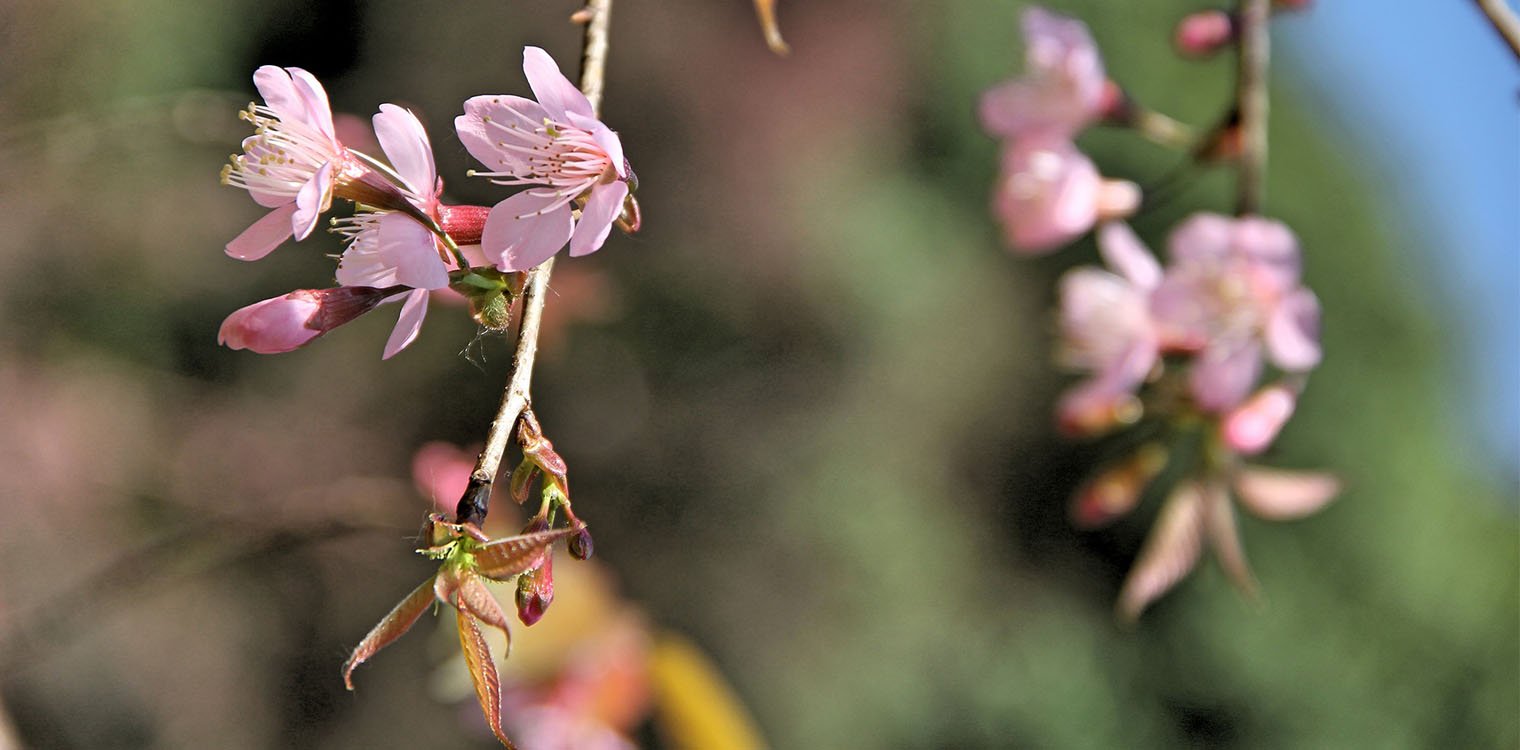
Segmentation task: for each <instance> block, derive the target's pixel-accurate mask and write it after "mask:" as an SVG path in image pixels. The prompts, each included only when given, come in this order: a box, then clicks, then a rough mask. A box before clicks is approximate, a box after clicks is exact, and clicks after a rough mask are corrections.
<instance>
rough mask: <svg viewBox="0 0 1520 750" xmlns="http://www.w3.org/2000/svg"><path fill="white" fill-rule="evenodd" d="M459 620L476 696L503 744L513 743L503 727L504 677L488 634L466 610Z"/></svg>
mask: <svg viewBox="0 0 1520 750" xmlns="http://www.w3.org/2000/svg"><path fill="white" fill-rule="evenodd" d="M456 620H457V621H458V623H459V648H460V649H461V650H462V651H464V663H465V666H466V667H468V668H469V670H470V681H471V682H474V683H475V697H476V698H478V699H480V711H481V713H483V714H485V717H486V724H489V725H490V727H491V732H492V733H493V734H495V735H496V739H498V740H501V744H503V745H506V746H507V747H512V741H511V740H509V739H507V735H506V733H505V732H503V731H502V729H501V678H500V677H498V676H497V674H496V664H495V662H492V661H491V648H490V646H487V645H486V639H485V636H482V635H481V634H480V628H478V627H476V626H475V618H473V617H471V616H469V615H468V614H466V613H464V612H460V613H458V614H457V615H456Z"/></svg>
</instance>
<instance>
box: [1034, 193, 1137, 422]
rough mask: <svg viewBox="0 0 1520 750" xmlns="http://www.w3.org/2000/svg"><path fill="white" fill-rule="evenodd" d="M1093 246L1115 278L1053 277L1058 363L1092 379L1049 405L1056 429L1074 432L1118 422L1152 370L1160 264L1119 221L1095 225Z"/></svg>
mask: <svg viewBox="0 0 1520 750" xmlns="http://www.w3.org/2000/svg"><path fill="white" fill-rule="evenodd" d="M1098 247H1099V249H1100V250H1101V251H1102V253H1103V258H1104V262H1105V263H1106V264H1107V265H1108V267H1109V268H1110V269H1113V271H1116V272H1117V273H1114V272H1110V271H1104V270H1101V269H1098V268H1077V269H1073V270H1071V271H1068V272H1067V273H1066V275H1065V276H1063V277H1062V278H1061V352H1060V358H1061V360H1062V361H1063V363H1064V364H1066V365H1067V366H1069V367H1073V368H1076V369H1079V370H1083V371H1087V372H1092V373H1093V374H1094V375H1093V377H1091V378H1089V379H1088V380H1085V381H1083V382H1082V383H1080V384H1078V385H1077V386H1075V387H1073V388H1072V389H1071V390H1069V391H1068V392H1067V393H1066V394H1065V395H1063V396H1062V397H1061V401H1060V403H1059V404H1058V405H1057V415H1058V420H1059V422H1060V424H1061V426H1062V428H1063V429H1065V430H1066V431H1068V432H1073V433H1078V434H1085V433H1090V432H1095V431H1100V430H1102V429H1105V428H1107V427H1110V426H1112V425H1113V424H1115V423H1116V422H1121V421H1126V415H1125V413H1124V412H1125V409H1126V405H1127V404H1133V403H1134V396H1133V393H1134V390H1135V388H1136V387H1137V386H1139V385H1140V383H1142V382H1143V381H1144V380H1145V378H1146V376H1147V375H1149V374H1150V371H1151V369H1152V368H1153V367H1155V366H1156V363H1157V359H1158V356H1159V351H1160V350H1159V348H1158V338H1157V333H1156V329H1155V326H1154V325H1153V324H1152V322H1151V318H1150V309H1149V296H1150V293H1151V291H1152V290H1153V289H1154V288H1155V287H1156V285H1157V283H1159V281H1160V279H1161V266H1160V264H1158V263H1157V262H1156V259H1155V257H1154V256H1152V255H1151V254H1150V251H1149V250H1147V249H1146V248H1145V246H1144V245H1143V244H1141V242H1140V239H1139V238H1138V237H1136V236H1135V234H1134V232H1133V231H1132V230H1130V228H1129V227H1128V226H1127V225H1125V224H1123V223H1120V222H1113V223H1109V224H1105V225H1103V227H1102V228H1101V229H1100V230H1099V233H1098ZM1135 416H1138V415H1135Z"/></svg>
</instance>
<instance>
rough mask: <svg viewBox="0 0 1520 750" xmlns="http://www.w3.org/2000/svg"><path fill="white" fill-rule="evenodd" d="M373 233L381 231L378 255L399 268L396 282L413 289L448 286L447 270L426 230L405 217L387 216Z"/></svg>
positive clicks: (430, 233)
mask: <svg viewBox="0 0 1520 750" xmlns="http://www.w3.org/2000/svg"><path fill="white" fill-rule="evenodd" d="M374 231H376V232H379V235H378V242H377V243H376V245H377V249H376V253H377V254H378V255H379V256H380V258H382V259H383V260H384V261H385V262H386V263H387V264H388V265H390V266H392V267H394V268H395V269H396V283H398V284H405V285H406V286H409V287H412V288H414V289H442V288H443V287H446V286H448V285H449V271H448V267H447V266H445V265H444V262H443V258H442V257H440V256H439V255H438V250H437V247H438V246H437V245H436V244H435V243H434V242H433V233H432V232H431V231H429V230H428V228H427V227H424V226H422V225H421V224H419V223H417V221H416V220H415V219H412V218H411V217H409V216H407V215H405V214H400V213H387V214H384V215H382V216H381V217H380V219H379V225H378V226H377V227H376V228H375V230H374Z"/></svg>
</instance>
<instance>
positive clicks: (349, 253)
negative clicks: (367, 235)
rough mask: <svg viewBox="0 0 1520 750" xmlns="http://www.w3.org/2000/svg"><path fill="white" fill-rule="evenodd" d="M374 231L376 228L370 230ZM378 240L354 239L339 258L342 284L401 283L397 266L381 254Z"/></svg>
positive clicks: (392, 284) (381, 284) (384, 285)
mask: <svg viewBox="0 0 1520 750" xmlns="http://www.w3.org/2000/svg"><path fill="white" fill-rule="evenodd" d="M370 231H374V230H370ZM378 245H379V243H378V242H360V241H357V240H356V241H354V242H353V243H351V244H349V246H348V248H347V249H345V250H344V251H343V257H341V258H339V259H338V272H337V278H338V284H339V285H341V286H373V287H388V286H396V285H397V284H400V283H401V282H400V281H397V280H396V266H395V265H393V264H392V263H390V260H389V259H388V258H386V257H385V256H383V255H381V254H380V252H379V250H378Z"/></svg>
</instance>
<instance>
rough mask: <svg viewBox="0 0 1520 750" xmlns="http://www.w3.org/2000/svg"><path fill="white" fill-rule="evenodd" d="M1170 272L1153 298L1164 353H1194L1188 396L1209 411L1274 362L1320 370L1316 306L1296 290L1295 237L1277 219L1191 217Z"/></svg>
mask: <svg viewBox="0 0 1520 750" xmlns="http://www.w3.org/2000/svg"><path fill="white" fill-rule="evenodd" d="M1170 250H1171V261H1172V263H1171V265H1170V266H1168V267H1167V270H1166V274H1165V276H1164V277H1163V279H1162V280H1161V284H1160V285H1159V286H1158V287H1157V288H1156V290H1155V292H1154V294H1152V295H1151V315H1152V317H1153V318H1154V319H1155V321H1156V323H1157V325H1158V329H1159V330H1160V333H1161V340H1162V346H1163V348H1166V349H1170V350H1174V351H1184V352H1194V353H1196V354H1197V357H1196V358H1195V360H1194V362H1193V366H1192V367H1193V369H1192V372H1191V373H1190V378H1191V386H1192V391H1193V397H1194V399H1195V401H1197V403H1198V405H1199V406H1200V407H1202V408H1203V409H1205V410H1207V411H1211V412H1222V411H1226V410H1228V409H1230V408H1232V407H1233V406H1235V405H1236V404H1238V403H1240V401H1241V400H1242V399H1244V398H1245V396H1246V394H1247V393H1249V392H1250V390H1251V388H1252V387H1253V386H1254V385H1255V384H1256V380H1257V378H1258V377H1259V375H1260V373H1261V369H1262V364H1263V349H1265V355H1266V358H1267V359H1268V360H1270V361H1271V362H1272V364H1274V365H1276V366H1277V367H1279V368H1281V369H1283V370H1285V371H1288V372H1303V371H1306V370H1309V369H1312V368H1313V367H1314V366H1315V365H1317V364H1319V359H1320V347H1319V301H1318V299H1316V298H1315V296H1314V293H1313V292H1311V291H1309V290H1308V289H1306V288H1304V287H1303V286H1302V285H1301V284H1300V283H1299V253H1298V240H1297V238H1295V237H1294V236H1293V233H1292V231H1290V230H1289V229H1288V228H1287V227H1286V226H1284V225H1283V224H1282V223H1281V222H1277V221H1272V220H1270V219H1263V218H1260V217H1245V218H1240V219H1234V218H1230V217H1227V216H1220V215H1217V214H1206V213H1200V214H1195V215H1194V216H1192V217H1191V218H1189V219H1188V220H1186V221H1185V222H1183V223H1182V224H1181V225H1180V226H1179V227H1178V228H1177V229H1176V230H1175V231H1174V232H1173V233H1172V236H1171V241H1170Z"/></svg>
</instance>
